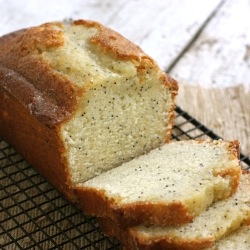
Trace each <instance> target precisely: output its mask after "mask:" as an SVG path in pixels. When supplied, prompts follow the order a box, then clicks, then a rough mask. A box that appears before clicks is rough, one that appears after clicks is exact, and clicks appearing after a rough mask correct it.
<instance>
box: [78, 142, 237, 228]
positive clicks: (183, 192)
mask: <svg viewBox="0 0 250 250" xmlns="http://www.w3.org/2000/svg"><path fill="white" fill-rule="evenodd" d="M238 147H239V144H238V142H236V141H233V142H224V141H222V140H218V141H208V140H206V141H194V140H188V141H179V142H177V141H176V142H171V143H168V144H165V145H164V146H162V147H160V148H157V149H155V150H152V151H151V152H150V153H148V154H147V155H142V156H140V157H138V158H136V159H134V160H132V161H130V162H127V163H124V164H123V165H121V166H119V167H117V168H115V169H112V170H110V171H108V172H106V173H104V174H102V175H100V176H97V177H95V178H93V179H91V180H89V181H87V182H85V183H83V184H79V185H77V186H76V191H77V194H78V196H79V197H80V205H81V207H82V209H83V211H84V213H86V214H90V215H95V216H98V217H109V218H111V219H112V220H113V221H114V222H115V223H117V224H118V225H119V226H120V227H127V226H134V225H139V224H145V225H150V224H151V225H177V224H183V223H187V222H190V221H192V220H193V218H194V217H195V216H197V215H198V214H200V213H201V212H202V211H203V210H205V209H206V208H207V207H208V206H209V205H210V204H211V203H212V202H214V201H216V200H220V199H224V198H226V197H228V196H229V195H231V194H232V193H234V192H235V190H236V189H237V186H238V180H239V175H240V172H241V170H240V166H239V160H238V153H237V152H238Z"/></svg>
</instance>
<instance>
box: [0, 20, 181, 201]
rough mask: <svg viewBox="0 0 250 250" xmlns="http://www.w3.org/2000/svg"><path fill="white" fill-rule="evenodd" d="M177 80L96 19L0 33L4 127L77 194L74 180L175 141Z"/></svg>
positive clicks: (0, 118)
mask: <svg viewBox="0 0 250 250" xmlns="http://www.w3.org/2000/svg"><path fill="white" fill-rule="evenodd" d="M177 90H178V86H177V83H176V82H175V81H174V80H173V79H172V78H171V77H169V76H168V75H166V74H165V73H164V72H163V71H161V70H160V68H159V67H158V65H157V64H156V63H155V62H154V60H153V59H152V58H150V57H149V56H148V55H146V54H145V53H144V52H143V51H142V50H141V49H140V48H139V47H138V46H136V45H134V44H133V43H131V42H129V41H128V40H126V39H125V38H124V37H122V36H121V35H119V34H118V33H116V32H114V31H112V30H110V29H108V28H106V27H104V26H103V25H101V24H99V23H97V22H92V21H84V20H79V21H73V22H71V23H69V24H63V23H60V22H54V23H46V24H43V25H41V26H38V27H33V28H29V29H24V30H20V31H17V32H14V33H11V34H8V35H5V36H3V37H1V38H0V136H1V137H3V138H4V139H5V140H6V141H7V142H9V143H10V144H11V145H12V146H13V147H15V148H16V149H17V151H18V152H19V153H21V154H22V155H23V156H24V157H25V159H27V160H28V161H29V162H30V163H31V164H32V165H33V166H35V167H36V168H37V169H38V170H39V171H40V172H41V173H42V174H43V175H44V176H45V177H47V179H48V180H49V181H51V182H52V183H53V184H54V185H55V186H56V187H57V188H58V189H59V190H60V191H61V192H62V193H64V194H65V195H66V196H67V197H68V198H69V199H70V200H71V201H76V200H77V197H76V195H75V192H74V186H75V185H77V184H79V183H83V182H84V181H86V180H88V179H90V178H92V177H94V176H97V175H99V174H101V173H102V172H105V171H107V170H108V169H112V168H114V167H116V166H118V165H120V164H121V163H123V162H126V161H129V160H131V159H132V158H134V157H136V156H139V155H141V154H144V153H146V152H148V151H150V150H152V149H154V148H156V147H159V146H160V145H162V144H164V143H165V142H167V141H169V140H170V136H171V131H172V124H173V118H174V107H175V105H174V100H175V96H176V94H177Z"/></svg>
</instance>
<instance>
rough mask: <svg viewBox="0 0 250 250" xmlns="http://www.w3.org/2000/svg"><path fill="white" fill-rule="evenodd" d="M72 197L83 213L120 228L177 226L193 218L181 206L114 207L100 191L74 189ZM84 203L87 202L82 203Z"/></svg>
mask: <svg viewBox="0 0 250 250" xmlns="http://www.w3.org/2000/svg"><path fill="white" fill-rule="evenodd" d="M76 193H77V195H78V197H79V201H80V206H81V208H82V210H83V212H84V213H86V214H89V215H94V216H98V217H109V218H111V219H112V220H113V221H114V222H115V223H117V224H118V225H120V226H121V227H123V228H126V227H129V226H135V225H141V224H142V225H180V224H184V223H188V222H190V221H192V219H193V216H192V215H191V214H190V213H189V212H188V209H187V207H186V206H185V205H184V204H182V203H181V202H171V203H164V202H135V203H131V204H126V205H118V204H116V203H115V200H113V199H109V198H108V197H107V196H106V195H105V192H104V191H100V190H97V189H95V188H87V187H84V186H77V187H76ZM86 201H87V202H86Z"/></svg>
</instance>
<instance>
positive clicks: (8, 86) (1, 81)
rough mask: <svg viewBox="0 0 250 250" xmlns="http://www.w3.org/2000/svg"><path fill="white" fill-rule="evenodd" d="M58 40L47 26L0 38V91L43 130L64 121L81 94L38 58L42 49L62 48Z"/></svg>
mask: <svg viewBox="0 0 250 250" xmlns="http://www.w3.org/2000/svg"><path fill="white" fill-rule="evenodd" d="M47 33H48V34H47ZM50 38H51V39H50ZM61 40H62V37H61V33H60V32H58V31H55V32H53V31H52V28H51V27H50V25H49V24H45V25H44V26H40V27H35V28H31V29H27V30H23V31H18V32H17V33H12V34H10V35H9V36H8V35H7V36H4V37H2V38H0V47H1V50H0V66H1V67H0V74H1V76H0V77H1V78H0V87H1V88H4V89H5V90H6V91H8V92H9V93H10V94H12V95H13V96H14V97H15V98H16V99H17V101H19V102H20V103H22V104H23V105H24V107H26V108H27V109H29V111H30V112H31V113H32V114H33V115H34V116H36V117H37V119H38V120H39V121H40V122H42V123H43V124H44V125H46V126H56V124H59V123H61V122H63V121H65V120H67V119H68V118H69V117H70V116H71V115H72V113H73V111H74V110H75V109H76V105H77V98H78V96H79V95H81V94H82V92H83V90H81V89H79V88H77V87H76V86H75V85H74V84H73V83H72V82H70V81H69V80H68V79H66V78H65V77H63V76H62V75H61V74H59V73H58V72H56V71H55V70H53V69H52V68H51V67H49V66H48V65H47V64H46V63H45V62H44V61H43V59H42V56H41V55H40V54H39V53H40V52H39V51H40V50H41V49H42V47H48V48H49V47H53V46H61V45H62V44H63V43H62V41H61ZM43 49H44V48H43ZM38 79H39V80H38ZM13 83H14V84H13ZM48 83H49V86H48ZM20 90H21V93H20V94H18V92H19V91H20ZM58 93H60V95H59V94H58ZM48 106H49V107H50V112H47V109H48Z"/></svg>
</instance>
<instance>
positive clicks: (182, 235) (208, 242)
mask: <svg viewBox="0 0 250 250" xmlns="http://www.w3.org/2000/svg"><path fill="white" fill-rule="evenodd" d="M249 202H250V174H249V173H247V174H243V175H242V176H241V181H240V185H239V189H238V191H237V192H236V194H235V195H234V196H232V197H230V198H228V199H226V200H223V201H218V202H216V203H213V205H211V206H210V207H209V208H208V209H207V210H206V211H204V212H203V213H201V215H199V216H198V217H196V218H195V219H194V220H193V221H192V222H191V223H188V224H186V225H182V226H176V227H157V226H151V227H145V226H137V227H133V228H129V229H127V230H122V229H121V228H120V227H119V226H118V225H117V224H116V223H114V222H113V221H111V220H108V219H103V218H102V219H101V218H99V223H100V226H101V228H102V229H103V231H104V232H105V233H106V234H107V235H116V236H117V237H118V238H119V239H120V240H121V242H122V243H123V244H124V246H125V247H126V248H127V249H157V250H159V249H175V250H177V249H180V250H200V249H207V248H211V247H212V246H213V244H214V243H216V244H214V246H213V249H221V248H222V246H224V247H225V246H228V245H233V244H234V246H235V247H234V248H223V249H228V250H234V249H238V247H237V244H238V243H239V238H240V237H242V238H243V237H245V238H246V239H245V240H246V244H248V246H249V244H250V238H249V237H250V235H248V239H247V231H248V233H249V228H248V227H243V228H244V229H240V230H239V231H237V233H235V234H232V236H229V237H226V238H225V239H223V240H222V242H220V241H219V240H220V239H221V238H223V237H225V236H227V235H228V234H229V233H230V232H233V231H235V230H237V229H239V228H240V227H241V225H242V224H247V223H249V222H250V203H249ZM236 235H237V236H236ZM240 235H242V236H240ZM239 236H240V237H239ZM242 240H243V239H242ZM229 242H230V243H229ZM239 245H240V244H239ZM245 249H248V248H245Z"/></svg>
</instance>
